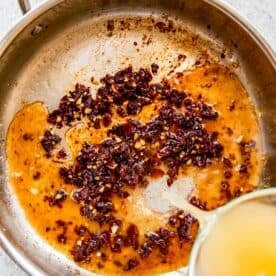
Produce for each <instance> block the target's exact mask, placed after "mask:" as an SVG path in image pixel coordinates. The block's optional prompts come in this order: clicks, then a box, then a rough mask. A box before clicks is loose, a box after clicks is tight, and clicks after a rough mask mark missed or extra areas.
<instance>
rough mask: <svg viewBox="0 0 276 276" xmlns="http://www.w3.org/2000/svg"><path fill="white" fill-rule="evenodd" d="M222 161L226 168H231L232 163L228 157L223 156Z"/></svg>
mask: <svg viewBox="0 0 276 276" xmlns="http://www.w3.org/2000/svg"><path fill="white" fill-rule="evenodd" d="M222 162H223V164H224V166H225V167H226V168H233V164H232V162H231V160H230V159H228V158H226V157H223V159H222Z"/></svg>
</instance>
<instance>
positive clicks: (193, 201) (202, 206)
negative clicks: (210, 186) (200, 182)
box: [189, 196, 207, 210]
mask: <svg viewBox="0 0 276 276" xmlns="http://www.w3.org/2000/svg"><path fill="white" fill-rule="evenodd" d="M189 202H190V203H191V204H192V205H194V206H196V207H198V208H199V209H201V210H207V207H206V205H207V202H202V201H201V200H200V199H199V198H197V197H195V196H193V197H191V198H190V200H189Z"/></svg>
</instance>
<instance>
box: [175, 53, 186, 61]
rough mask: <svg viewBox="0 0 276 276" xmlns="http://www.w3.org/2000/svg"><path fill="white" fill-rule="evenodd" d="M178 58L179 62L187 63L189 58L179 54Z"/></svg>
mask: <svg viewBox="0 0 276 276" xmlns="http://www.w3.org/2000/svg"><path fill="white" fill-rule="evenodd" d="M177 58H178V60H179V61H185V59H186V58H187V56H186V55H183V54H179V55H178V57H177Z"/></svg>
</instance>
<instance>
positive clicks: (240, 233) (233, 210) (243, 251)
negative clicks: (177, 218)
mask: <svg viewBox="0 0 276 276" xmlns="http://www.w3.org/2000/svg"><path fill="white" fill-rule="evenodd" d="M273 214H275V218H274V217H272V215H273ZM199 220H200V225H201V226H200V232H199V235H198V237H197V239H196V241H195V243H194V246H193V250H192V253H191V257H190V263H189V269H188V276H209V275H212V276H226V275H235V276H239V275H242V276H247V275H250V276H251V275H258V276H269V275H276V274H275V273H276V238H275V239H274V236H276V235H275V233H276V188H269V189H263V190H258V191H255V192H252V193H249V194H246V195H244V196H241V197H239V198H237V199H234V200H233V201H231V202H230V203H228V204H227V205H225V206H223V207H221V208H219V209H218V210H216V211H213V212H212V213H211V214H206V215H202V216H201V217H200V218H199ZM274 221H275V222H274ZM237 222H238V223H237ZM219 231H223V232H219ZM231 233H232V236H231ZM273 233H274V235H273ZM274 248H275V249H274ZM273 260H274V262H273Z"/></svg>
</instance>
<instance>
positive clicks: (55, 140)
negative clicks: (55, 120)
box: [40, 130, 61, 157]
mask: <svg viewBox="0 0 276 276" xmlns="http://www.w3.org/2000/svg"><path fill="white" fill-rule="evenodd" d="M60 141H61V138H60V137H59V136H58V135H56V134H52V132H51V131H49V130H46V131H45V133H44V136H43V138H42V139H41V141H40V143H41V145H42V147H43V149H44V150H45V151H46V156H47V157H50V156H51V154H52V151H53V150H54V148H55V147H56V145H57V144H59V143H60Z"/></svg>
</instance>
